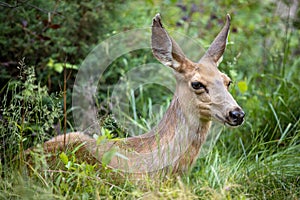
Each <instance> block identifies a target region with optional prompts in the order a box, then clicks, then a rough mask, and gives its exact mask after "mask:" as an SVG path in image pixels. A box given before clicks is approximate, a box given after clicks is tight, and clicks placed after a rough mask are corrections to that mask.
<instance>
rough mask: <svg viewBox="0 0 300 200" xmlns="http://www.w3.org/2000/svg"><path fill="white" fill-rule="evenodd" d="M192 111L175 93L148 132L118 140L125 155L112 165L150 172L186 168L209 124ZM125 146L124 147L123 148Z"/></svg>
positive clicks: (196, 153)
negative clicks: (160, 117) (156, 122)
mask: <svg viewBox="0 0 300 200" xmlns="http://www.w3.org/2000/svg"><path fill="white" fill-rule="evenodd" d="M193 113H194V112H191V111H189V109H188V108H185V107H183V104H182V103H181V101H180V99H179V98H178V97H177V96H176V95H175V96H174V98H173V100H172V102H171V104H170V106H169V108H168V110H167V111H166V113H165V115H164V116H163V118H162V120H161V121H160V123H159V124H158V125H157V126H156V127H155V128H153V129H152V130H151V131H150V132H149V133H146V134H144V135H141V136H137V137H131V138H128V139H126V140H124V141H123V142H121V143H118V145H117V146H118V151H121V154H123V155H125V157H126V158H127V159H126V161H125V162H120V160H122V159H115V160H112V162H111V163H110V165H111V166H112V167H114V168H119V169H122V170H123V169H126V170H129V171H130V172H131V173H151V172H155V171H159V170H164V169H166V168H168V169H172V172H175V171H186V169H187V168H188V167H189V166H191V164H192V163H193V162H194V161H195V160H196V158H197V156H198V153H199V151H200V148H201V145H202V144H203V142H204V141H205V138H206V134H207V132H208V130H209V127H210V122H209V121H200V120H199V117H197V118H195V116H193ZM124 150H125V151H124Z"/></svg>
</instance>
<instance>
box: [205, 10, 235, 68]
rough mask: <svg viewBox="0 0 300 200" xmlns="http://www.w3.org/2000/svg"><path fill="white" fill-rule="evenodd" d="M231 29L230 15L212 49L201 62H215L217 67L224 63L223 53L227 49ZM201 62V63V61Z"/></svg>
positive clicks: (212, 44) (211, 46) (209, 49)
mask: <svg viewBox="0 0 300 200" xmlns="http://www.w3.org/2000/svg"><path fill="white" fill-rule="evenodd" d="M229 29H230V15H229V14H227V16H226V23H225V25H224V27H223V28H222V30H221V31H220V33H219V34H218V35H217V37H216V38H215V39H214V41H213V42H212V43H211V45H210V47H209V48H208V50H207V51H206V53H205V55H204V56H203V57H202V58H201V60H207V59H209V60H211V61H213V62H215V63H216V64H217V65H219V63H220V62H221V61H222V58H223V53H224V51H225V48H226V44H227V38H228V34H229ZM201 60H200V61H201Z"/></svg>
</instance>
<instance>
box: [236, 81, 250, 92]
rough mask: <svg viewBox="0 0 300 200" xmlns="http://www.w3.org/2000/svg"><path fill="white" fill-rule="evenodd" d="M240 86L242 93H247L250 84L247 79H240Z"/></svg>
mask: <svg viewBox="0 0 300 200" xmlns="http://www.w3.org/2000/svg"><path fill="white" fill-rule="evenodd" d="M238 88H239V90H240V91H241V93H245V92H247V90H248V85H247V83H246V81H240V82H238Z"/></svg>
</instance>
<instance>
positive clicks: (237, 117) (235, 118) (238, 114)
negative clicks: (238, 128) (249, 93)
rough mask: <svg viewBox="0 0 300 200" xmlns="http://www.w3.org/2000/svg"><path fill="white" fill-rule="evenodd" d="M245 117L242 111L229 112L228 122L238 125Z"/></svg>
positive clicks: (238, 109) (237, 109)
mask: <svg viewBox="0 0 300 200" xmlns="http://www.w3.org/2000/svg"><path fill="white" fill-rule="evenodd" d="M244 117H245V113H244V111H243V110H242V109H240V108H236V109H234V110H232V111H230V112H229V118H230V121H231V122H233V123H235V124H236V125H240V124H242V123H243V121H244Z"/></svg>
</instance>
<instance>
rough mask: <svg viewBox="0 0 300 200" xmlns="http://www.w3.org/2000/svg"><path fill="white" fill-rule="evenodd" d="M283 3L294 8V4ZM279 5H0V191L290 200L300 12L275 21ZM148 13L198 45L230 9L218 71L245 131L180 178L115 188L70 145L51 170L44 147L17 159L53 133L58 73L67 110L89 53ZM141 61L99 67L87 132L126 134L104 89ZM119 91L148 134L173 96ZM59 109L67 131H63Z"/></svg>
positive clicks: (299, 132) (227, 137)
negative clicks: (31, 160)
mask: <svg viewBox="0 0 300 200" xmlns="http://www.w3.org/2000/svg"><path fill="white" fill-rule="evenodd" d="M284 2H285V4H283V5H287V6H292V5H291V4H292V1H284ZM277 6H278V3H277V2H275V1H264V2H261V1H258V0H252V1H245V0H239V1H232V0H218V1H207V0H205V1H201V2H199V1H193V0H185V1H176V0H175V1H174V0H172V1H162V2H160V1H155V0H149V1H145V2H143V1H120V0H119V1H96V0H92V1H88V2H87V1H68V0H64V1H35V0H29V1H9V2H7V3H4V2H0V11H1V12H0V19H2V20H1V22H0V24H1V29H0V55H1V57H0V65H1V69H0V70H1V73H0V79H1V84H0V85H1V87H0V88H1V89H0V95H1V106H0V108H1V116H0V117H1V118H0V141H1V143H0V158H1V164H0V173H1V176H0V191H1V192H0V198H1V199H24V198H25V199H26V198H28V199H43V198H51V199H106V198H108V199H124V198H129V199H130V198H133V199H135V198H145V199H149V198H153V199H196V198H197V199H298V198H300V193H299V187H300V185H299V183H300V181H299V179H300V165H299V163H300V160H299V159H300V146H299V145H300V138H299V137H300V110H299V109H298V108H299V107H300V102H299V96H300V88H299V84H300V79H299V67H300V59H299V45H300V41H299V38H300V30H299V13H300V12H299V8H298V11H297V13H296V17H295V18H287V17H282V16H280V14H279V13H278V8H277ZM157 12H160V13H161V15H162V17H163V19H164V23H165V27H166V28H167V29H168V30H170V32H172V30H174V31H178V32H180V33H183V34H185V35H188V36H190V37H191V38H193V39H194V40H195V41H196V42H198V43H200V44H201V45H202V46H204V47H205V48H207V47H208V46H209V44H210V42H211V41H212V40H213V38H214V37H215V35H216V34H217V33H218V31H219V29H220V27H221V26H222V24H223V22H224V16H225V15H226V13H230V14H231V17H232V27H231V34H230V37H229V42H228V45H227V49H226V53H225V57H224V60H223V62H222V64H221V65H220V68H221V71H224V72H226V73H227V74H228V75H229V76H230V77H231V78H232V79H233V80H234V86H233V87H232V88H231V93H232V94H233V96H234V97H235V98H236V99H237V101H238V102H239V104H240V105H241V106H242V107H243V109H244V110H245V112H246V122H245V123H244V124H243V126H242V127H240V128H238V129H228V128H224V130H223V131H222V134H221V136H220V138H219V140H218V141H217V143H216V145H215V146H214V147H212V150H211V151H210V152H208V154H207V155H206V156H205V157H201V158H199V159H198V161H197V163H196V166H195V168H194V169H193V170H192V172H191V173H190V174H187V175H186V176H183V177H181V178H170V179H166V180H164V181H162V182H161V183H159V184H154V185H152V182H151V180H149V182H147V183H146V184H144V185H135V184H134V183H131V182H130V181H125V182H123V183H117V182H115V181H114V180H113V178H112V177H111V176H110V175H111V171H110V170H109V169H106V168H105V166H103V167H104V170H102V171H99V170H98V167H97V166H94V165H90V164H88V163H87V162H80V161H79V160H77V158H76V156H75V154H74V152H65V153H63V154H60V156H59V157H60V160H61V164H62V168H61V169H60V170H57V171H55V170H53V169H51V168H49V166H48V165H47V164H46V163H45V155H43V154H36V155H35V159H36V162H37V163H39V164H37V165H36V166H35V167H33V165H30V164H28V163H24V162H23V161H24V160H23V156H24V155H23V150H24V149H27V148H28V147H30V146H36V145H37V144H39V143H42V142H43V141H45V140H47V139H49V138H50V137H51V136H52V135H55V134H57V133H60V132H61V130H60V129H62V128H61V126H60V125H58V124H60V121H62V120H63V116H62V110H63V108H62V102H63V100H62V95H61V92H62V91H63V90H62V89H61V88H62V85H63V84H62V83H63V80H64V78H63V76H64V73H63V71H62V69H63V68H64V67H65V68H66V69H67V70H66V71H65V72H67V74H68V78H67V85H68V88H67V89H66V91H67V99H68V100H67V102H66V103H67V105H68V108H69V110H67V113H68V114H69V115H70V113H71V111H72V108H71V105H70V101H71V98H70V93H71V89H72V83H73V81H74V78H75V75H76V72H77V71H76V70H77V69H78V67H80V64H81V62H82V60H83V59H84V58H85V57H86V56H87V54H88V53H89V52H90V51H91V50H92V48H93V47H94V46H96V45H97V43H98V42H100V41H103V40H104V39H105V38H108V37H110V36H112V35H114V34H116V33H119V32H122V31H126V30H129V29H132V28H134V27H149V26H150V24H151V16H154V15H155V13H157ZM185 53H186V54H189V53H194V54H195V55H197V54H200V52H185ZM24 57H25V58H26V60H23V58H24ZM151 62H156V61H155V59H154V58H153V56H152V54H151V51H149V50H136V51H134V52H131V53H128V54H126V55H122V56H121V57H119V58H118V59H116V60H115V61H114V62H113V63H112V64H111V65H110V66H109V69H107V70H106V71H105V72H104V74H103V77H102V78H101V80H100V85H99V88H98V90H99V95H98V96H97V97H96V100H97V106H98V109H99V115H100V117H99V118H100V119H99V121H100V124H102V125H103V127H104V128H103V129H102V133H101V134H99V135H100V136H95V137H97V138H98V139H99V138H100V139H103V138H104V139H106V138H111V137H118V136H119V137H124V136H127V133H125V132H126V131H127V130H126V129H125V127H123V126H122V125H120V124H119V122H118V121H117V120H116V119H115V118H114V116H112V115H111V108H110V106H109V105H107V102H108V99H107V96H110V95H111V86H112V85H113V84H115V83H117V82H118V81H119V80H120V79H121V77H122V76H123V75H124V74H126V72H128V71H129V70H131V69H132V68H133V67H134V66H137V65H143V64H146V63H151ZM25 63H26V64H27V65H28V66H34V67H28V66H26V65H25ZM70 74H71V75H70ZM153 91H155V92H153ZM128 98H129V99H130V101H129V102H130V105H129V106H130V109H131V110H130V113H129V114H130V116H127V117H128V119H129V120H131V121H134V122H135V123H136V124H138V126H139V127H142V128H143V130H148V129H150V128H151V127H152V126H153V125H154V124H156V122H157V121H159V118H160V117H161V116H162V113H163V111H164V110H165V109H166V107H167V106H168V103H169V101H170V99H171V98H172V96H171V95H170V94H169V93H168V91H166V89H165V88H161V87H159V86H158V85H156V84H153V85H147V86H143V87H139V88H138V89H137V90H135V91H133V90H132V91H129V92H128ZM154 107H156V109H154ZM69 115H68V118H67V119H68V123H67V127H65V128H67V129H72V118H71V117H70V116H69ZM54 127H56V128H54ZM112 153H116V152H112ZM109 157H110V155H109V154H107V158H105V159H109ZM28 167H29V168H30V170H29V171H32V173H29V172H28V169H27V168H28Z"/></svg>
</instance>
